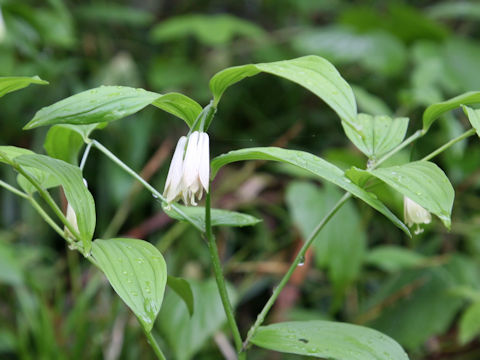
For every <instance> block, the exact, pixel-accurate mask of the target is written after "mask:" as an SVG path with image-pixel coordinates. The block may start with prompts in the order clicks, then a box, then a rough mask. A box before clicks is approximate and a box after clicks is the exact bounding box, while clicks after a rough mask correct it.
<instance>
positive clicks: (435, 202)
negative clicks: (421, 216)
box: [370, 161, 455, 229]
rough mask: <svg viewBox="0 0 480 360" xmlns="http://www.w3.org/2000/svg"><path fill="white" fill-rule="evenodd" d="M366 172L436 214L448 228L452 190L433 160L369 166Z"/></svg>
mask: <svg viewBox="0 0 480 360" xmlns="http://www.w3.org/2000/svg"><path fill="white" fill-rule="evenodd" d="M370 173H371V174H372V175H373V176H375V177H377V178H378V179H380V180H382V181H384V182H385V183H387V184H388V185H390V186H391V187H392V188H394V189H395V190H397V191H398V192H399V193H401V194H402V195H404V196H407V197H409V198H410V199H412V200H413V201H415V202H416V203H417V204H419V205H421V206H422V207H424V208H425V209H427V210H428V211H429V212H431V213H433V214H435V215H437V216H438V217H439V218H440V220H442V222H443V223H444V225H445V226H446V227H447V228H448V229H449V228H450V225H451V219H450V216H451V213H452V206H453V200H454V197H455V191H454V190H453V187H452V185H451V184H450V181H449V180H448V178H447V176H446V175H445V173H444V172H443V171H442V169H440V168H439V167H438V166H437V165H436V164H434V163H432V162H429V161H415V162H411V163H408V164H404V165H399V166H391V167H387V168H379V169H375V170H371V171H370Z"/></svg>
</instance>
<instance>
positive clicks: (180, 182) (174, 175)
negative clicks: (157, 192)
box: [163, 131, 210, 206]
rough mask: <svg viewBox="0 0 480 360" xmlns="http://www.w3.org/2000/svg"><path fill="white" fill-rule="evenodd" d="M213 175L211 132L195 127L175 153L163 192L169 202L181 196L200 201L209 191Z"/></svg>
mask: <svg viewBox="0 0 480 360" xmlns="http://www.w3.org/2000/svg"><path fill="white" fill-rule="evenodd" d="M209 177H210V147H209V138H208V134H207V133H204V132H198V131H194V132H193V133H192V134H191V135H190V136H189V137H188V138H187V137H185V136H182V137H181V138H180V139H179V140H178V143H177V147H176V148H175V152H174V154H173V158H172V162H171V163H170V169H169V170H168V175H167V180H166V182H165V189H164V191H163V196H165V198H166V200H167V202H168V203H171V202H173V201H176V200H178V199H180V198H182V199H183V202H184V203H185V204H186V205H194V206H195V205H197V202H196V201H197V200H200V199H201V198H202V195H203V190H205V191H207V192H208V180H209Z"/></svg>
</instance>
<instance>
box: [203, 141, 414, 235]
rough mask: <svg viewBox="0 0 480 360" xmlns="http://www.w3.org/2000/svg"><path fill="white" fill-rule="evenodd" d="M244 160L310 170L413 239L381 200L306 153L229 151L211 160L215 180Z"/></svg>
mask: <svg viewBox="0 0 480 360" xmlns="http://www.w3.org/2000/svg"><path fill="white" fill-rule="evenodd" d="M243 160H271V161H279V162H283V163H287V164H291V165H294V166H298V167H300V168H302V169H304V170H307V171H309V172H311V173H313V174H315V175H317V176H319V177H321V178H322V179H325V180H327V181H330V182H331V183H333V184H335V185H337V186H339V187H341V188H342V189H344V190H346V191H348V192H350V193H352V195H354V196H355V197H357V198H359V199H361V200H363V201H365V202H366V203H367V204H368V205H370V206H371V207H373V208H374V209H376V210H378V211H379V212H381V213H382V214H383V215H385V216H386V217H387V218H388V219H389V220H390V221H392V222H393V223H394V224H395V225H396V226H398V227H399V228H400V229H402V230H403V231H404V232H405V233H406V234H407V235H409V236H410V231H409V230H408V228H407V227H406V226H405V224H404V223H403V222H401V221H400V220H399V219H398V218H397V217H396V216H395V215H394V214H393V213H392V212H391V211H390V210H389V209H388V208H387V207H386V206H385V205H384V204H383V203H382V202H381V201H380V200H378V199H377V198H376V196H375V195H373V194H371V193H369V192H367V191H365V190H364V189H362V188H361V187H359V186H358V185H356V184H354V183H352V182H351V181H350V180H349V179H347V178H346V177H345V174H344V172H343V171H342V170H341V169H339V168H337V167H336V166H335V165H333V164H331V163H329V162H328V161H325V160H323V159H322V158H320V157H318V156H315V155H313V154H310V153H307V152H303V151H297V150H287V149H282V148H276V147H258V148H248V149H241V150H235V151H230V152H229V153H226V154H223V155H220V156H218V157H216V158H215V159H213V160H212V163H211V168H212V178H213V177H215V174H216V173H217V172H218V170H219V169H220V168H221V167H222V166H224V165H227V164H229V163H232V162H235V161H243Z"/></svg>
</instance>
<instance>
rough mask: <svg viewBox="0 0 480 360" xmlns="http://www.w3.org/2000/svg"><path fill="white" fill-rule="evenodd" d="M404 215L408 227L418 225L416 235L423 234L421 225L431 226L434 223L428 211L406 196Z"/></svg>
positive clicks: (404, 199)
mask: <svg viewBox="0 0 480 360" xmlns="http://www.w3.org/2000/svg"><path fill="white" fill-rule="evenodd" d="M403 214H404V217H405V222H406V223H407V225H408V226H410V227H411V226H413V224H417V229H416V230H415V234H420V233H421V232H423V229H422V228H420V225H419V224H430V222H431V221H432V215H431V214H430V213H429V212H428V211H427V210H425V209H424V208H423V207H422V206H420V205H418V204H417V203H416V202H415V201H413V200H411V199H410V198H408V197H406V196H404V198H403Z"/></svg>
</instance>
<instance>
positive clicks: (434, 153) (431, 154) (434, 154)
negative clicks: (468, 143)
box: [421, 129, 476, 161]
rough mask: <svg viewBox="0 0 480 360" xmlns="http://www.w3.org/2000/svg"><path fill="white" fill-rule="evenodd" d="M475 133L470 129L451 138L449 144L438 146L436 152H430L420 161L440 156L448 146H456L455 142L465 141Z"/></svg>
mask: <svg viewBox="0 0 480 360" xmlns="http://www.w3.org/2000/svg"><path fill="white" fill-rule="evenodd" d="M475 133H476V131H475V129H470V130H467V131H465V132H464V133H463V134H461V135H459V136H457V137H456V138H453V139H452V140H450V141H449V142H447V143H445V144H443V145H442V146H440V147H439V148H438V149H437V150H435V151H432V152H431V153H430V154H428V155H427V156H425V157H424V158H423V159H422V160H421V161H427V160H430V159H431V158H434V157H435V156H437V155H438V154H440V153H441V152H443V151H445V150H447V149H448V148H449V147H450V146H452V145H453V144H456V143H457V142H459V141H461V140H463V139H466V138H467V137H469V136H472V135H475Z"/></svg>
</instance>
